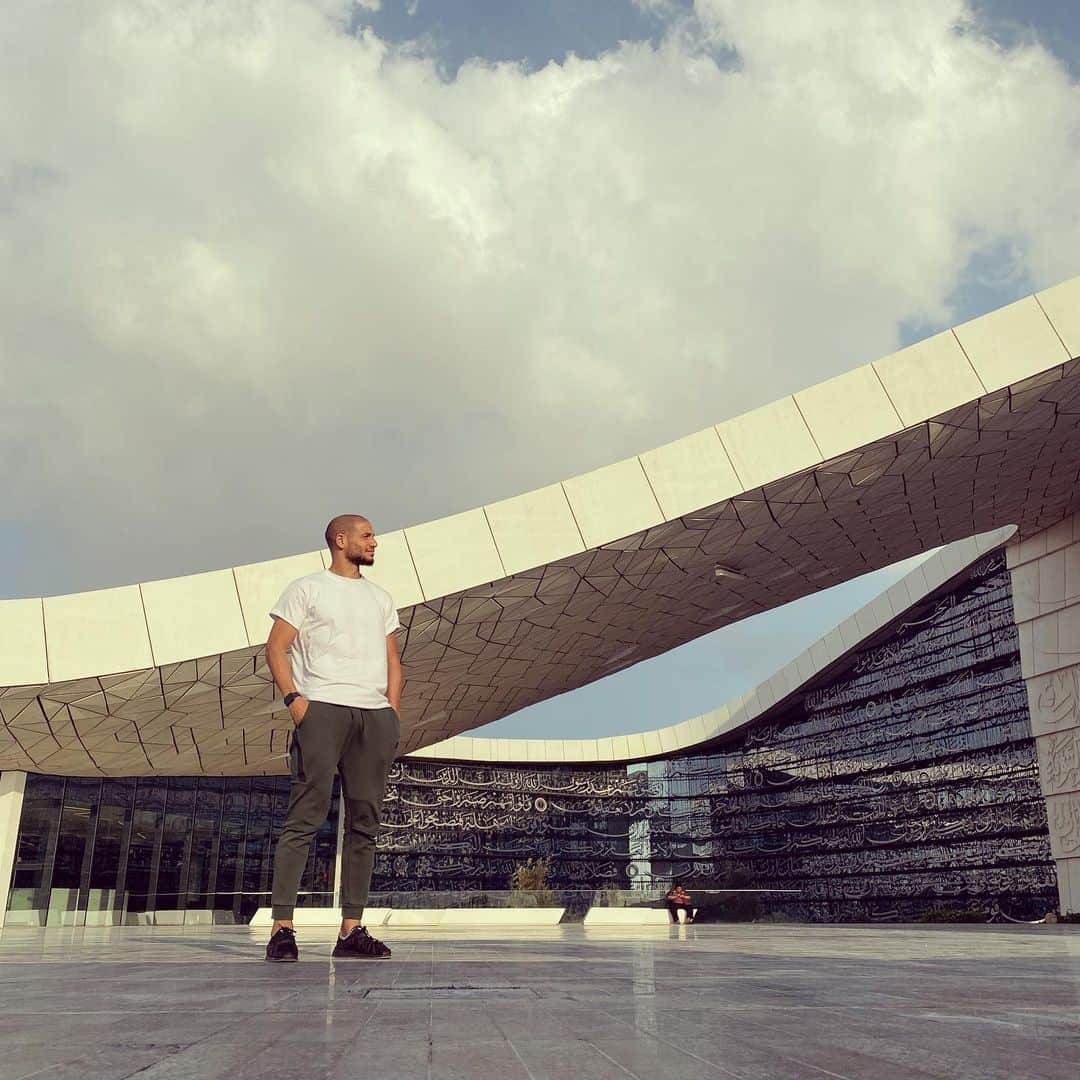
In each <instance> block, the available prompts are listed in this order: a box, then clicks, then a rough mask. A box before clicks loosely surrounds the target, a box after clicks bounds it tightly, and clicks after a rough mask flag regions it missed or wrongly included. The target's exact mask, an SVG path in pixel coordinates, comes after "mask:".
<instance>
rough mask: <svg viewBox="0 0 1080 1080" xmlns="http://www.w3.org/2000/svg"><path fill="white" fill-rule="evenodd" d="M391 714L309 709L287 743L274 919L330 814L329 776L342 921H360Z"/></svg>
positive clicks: (393, 729)
mask: <svg viewBox="0 0 1080 1080" xmlns="http://www.w3.org/2000/svg"><path fill="white" fill-rule="evenodd" d="M400 735H401V725H400V721H399V720H398V715H397V713H396V712H395V711H394V710H393V709H392V708H390V707H387V708H384V709H355V708H352V707H350V706H347V705H331V704H329V703H327V702H325V701H312V702H309V703H308V708H307V712H306V713H304V719H303V720H302V721H301V722H300V724H299V725H298V726H297V727H296V728H294V729H293V731H292V738H291V740H290V742H289V769H290V774H291V776H292V788H291V789H290V792H289V811H288V814H287V815H286V818H285V828H284V830H283V831H282V833H281V837H280V838H279V839H278V842H277V849H276V850H275V852H274V884H273V892H272V895H271V904H272V905H273V917H274V918H275V919H291V918H292V916H293V908H294V907H295V906H296V893H297V891H298V890H299V888H300V878H301V876H302V875H303V873H304V867H305V866H306V865H307V859H308V852H309V851H310V850H311V841H312V839H313V838H314V836H315V833H316V832H317V831H318V829H319V826H320V825H322V823H323V822H324V821H325V820H326V815H327V813H328V812H329V810H330V795H331V793H332V791H333V787H334V773H335V772H337V773H338V774H339V775H340V776H341V802H342V807H343V812H344V814H345V823H344V824H345V829H344V839H343V846H342V851H341V914H342V917H343V918H346V919H362V918H363V916H364V905H365V904H366V903H367V896H368V887H369V886H370V884H371V869H372V867H373V865H374V863H375V841H376V839H377V837H378V833H379V815H380V813H381V812H382V801H383V795H384V794H385V792H386V778H387V775H388V774H389V772H390V766H391V765H392V764H393V761H394V755H395V753H396V752H397V747H398V739H399V737H400Z"/></svg>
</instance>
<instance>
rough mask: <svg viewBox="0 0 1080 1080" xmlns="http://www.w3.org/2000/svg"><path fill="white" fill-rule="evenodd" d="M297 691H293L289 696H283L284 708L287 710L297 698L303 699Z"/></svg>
mask: <svg viewBox="0 0 1080 1080" xmlns="http://www.w3.org/2000/svg"><path fill="white" fill-rule="evenodd" d="M303 696H304V695H303V694H301V693H300V691H299V690H294V691H293V692H292V693H291V694H286V695H285V708H286V709H287V708H288V707H289V706H290V705H291V704H292V703H293V702H294V701H295V700H296V699H297V698H298V697H303Z"/></svg>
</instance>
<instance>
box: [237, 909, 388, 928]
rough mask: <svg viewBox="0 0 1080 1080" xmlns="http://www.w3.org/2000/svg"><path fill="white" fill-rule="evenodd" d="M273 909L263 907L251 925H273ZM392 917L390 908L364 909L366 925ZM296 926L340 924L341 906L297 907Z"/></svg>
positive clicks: (295, 912) (382, 921)
mask: <svg viewBox="0 0 1080 1080" xmlns="http://www.w3.org/2000/svg"><path fill="white" fill-rule="evenodd" d="M272 911H273V909H272V908H268V907H261V908H259V910H258V911H256V912H255V914H254V915H253V916H252V917H251V922H250V923H249V924H248V925H249V926H272V925H273V924H274V916H273V914H272ZM389 917H390V909H389V908H367V909H366V910H365V911H364V925H365V926H383V925H384V924H385V923H386V920H387V919H388V918H389ZM293 925H294V926H340V925H341V908H317V907H307V908H297V909H296V910H295V911H294V912H293Z"/></svg>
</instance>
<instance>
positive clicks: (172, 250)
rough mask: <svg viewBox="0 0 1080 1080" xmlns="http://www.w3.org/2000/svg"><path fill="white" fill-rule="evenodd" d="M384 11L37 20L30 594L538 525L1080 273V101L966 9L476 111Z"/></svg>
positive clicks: (8, 106) (702, 4) (701, 55)
mask: <svg viewBox="0 0 1080 1080" xmlns="http://www.w3.org/2000/svg"><path fill="white" fill-rule="evenodd" d="M347 6H348V5H342V4H337V5H335V4H328V3H327V2H324V0H320V2H319V3H318V4H314V5H313V4H312V3H308V2H302V0H249V2H248V3H246V4H243V5H225V6H222V5H207V4H204V3H201V2H195V0H167V2H166V0H160V2H150V0H143V2H134V0H128V2H121V0H99V2H97V3H95V4H87V5H42V4H35V3H31V2H29V0H25V2H23V3H20V4H19V5H18V7H19V10H18V12H17V13H16V14H13V15H11V16H10V17H9V20H8V28H7V32H6V36H5V38H4V43H3V44H2V45H0V258H2V259H3V265H4V266H5V267H6V268H7V269H6V271H5V274H6V278H7V280H6V281H5V285H4V289H3V290H0V377H2V379H3V385H4V387H5V390H6V393H5V395H4V401H3V404H2V405H0V461H4V462H5V463H8V465H9V468H10V472H9V475H8V476H7V477H6V479H5V485H4V490H5V513H6V516H7V518H8V520H9V521H13V522H22V523H23V525H24V527H25V528H26V529H33V530H34V532H35V535H36V536H37V537H38V538H39V540H40V543H39V544H38V545H37V547H36V549H35V550H34V551H33V553H32V554H29V555H27V556H26V557H25V558H24V559H23V560H22V561H21V562H20V563H19V564H18V565H17V566H16V567H15V568H14V569H11V567H10V564H9V571H8V573H9V577H8V578H6V579H5V580H6V582H7V583H8V584H7V588H6V591H7V592H8V593H10V594H20V593H27V592H30V593H33V592H39V591H46V592H50V591H63V590H67V589H75V588H78V587H82V586H86V587H89V586H92V585H95V586H96V585H103V584H110V583H117V582H120V581H126V580H135V579H138V578H146V577H153V576H164V575H169V574H173V573H180V572H186V571H188V570H194V569H199V568H209V567H212V566H218V565H227V564H231V563H236V562H244V561H249V560H254V559H259V558H267V557H271V556H273V555H277V554H284V553H286V552H289V551H293V550H298V549H302V548H305V547H314V546H317V537H318V534H319V531H320V528H321V526H320V522H321V520H322V519H323V518H325V517H328V516H329V515H330V514H331V513H333V512H337V511H338V510H339V509H340V508H344V507H360V508H361V509H362V511H363V512H366V513H368V514H370V515H371V516H372V517H374V518H375V519H376V523H377V524H380V525H384V526H386V527H392V526H397V525H401V524H406V523H410V522H414V521H417V520H422V519H425V518H428V517H432V516H436V515H438V514H441V513H446V512H452V511H455V510H459V509H463V508H465V507H466V506H469V505H474V504H476V503H479V502H480V501H485V500H490V499H494V498H500V497H504V496H507V495H510V494H513V493H515V492H517V491H520V490H524V489H526V488H528V487H531V486H534V485H539V484H541V483H546V482H550V481H553V480H556V479H559V478H561V477H562V476H564V475H570V474H573V473H575V472H579V471H582V470H584V469H587V468H591V467H594V466H597V465H600V464H604V463H606V462H608V461H610V460H614V459H615V458H617V457H619V456H622V455H626V454H629V453H632V452H634V451H637V450H641V449H645V448H647V447H649V446H652V445H654V444H657V443H660V442H663V441H665V440H668V439H671V438H675V437H677V436H679V435H680V434H683V433H686V432H689V431H692V430H695V429H697V428H700V427H703V426H705V425H706V424H708V423H712V422H715V421H718V420H721V419H723V418H725V417H727V416H730V415H733V414H735V413H738V412H740V411H742V410H743V409H745V408H748V407H751V406H753V405H755V404H759V403H761V402H762V401H765V400H768V399H771V398H774V397H776V396H778V395H780V394H782V393H784V392H787V391H791V390H793V389H796V388H798V387H800V386H803V385H807V384H810V383H813V382H815V381H817V380H818V379H820V378H823V377H825V376H827V375H830V374H833V373H835V372H837V371H840V370H843V369H845V368H848V367H851V366H853V365H855V364H857V363H860V362H863V361H866V360H868V359H871V358H873V357H875V356H877V355H880V354H881V353H883V352H885V351H887V350H888V349H890V348H892V347H893V346H894V344H895V341H896V328H897V326H898V325H899V324H900V323H901V321H902V320H912V319H915V320H928V321H943V320H947V319H948V315H949V312H948V310H947V305H946V298H947V297H948V295H949V294H950V291H951V290H952V289H953V288H954V287H955V284H956V282H957V280H958V276H959V275H960V273H961V271H962V268H963V267H964V265H965V264H966V262H967V261H968V259H969V258H970V257H971V256H972V254H973V253H974V252H976V251H978V250H981V249H985V248H990V247H994V246H1001V245H1006V246H1009V247H1010V248H1011V249H1013V250H1015V251H1016V252H1017V253H1018V259H1019V262H1020V267H1021V270H1022V272H1023V273H1025V274H1028V275H1030V276H1031V278H1032V279H1034V280H1035V281H1037V282H1038V283H1040V284H1042V283H1048V282H1050V281H1053V280H1057V279H1059V278H1063V277H1066V276H1068V275H1069V274H1071V273H1074V272H1076V261H1075V260H1076V255H1075V252H1076V251H1077V250H1078V241H1080V224H1078V220H1077V213H1076V209H1075V208H1076V207H1077V206H1078V205H1080V165H1078V161H1080V158H1078V155H1077V154H1076V145H1077V137H1078V134H1080V121H1078V111H1077V90H1076V88H1075V87H1074V86H1072V85H1070V83H1069V81H1068V78H1067V76H1066V75H1065V74H1064V72H1063V70H1062V69H1061V67H1060V66H1059V65H1058V64H1057V63H1056V61H1055V60H1054V59H1053V57H1051V56H1050V55H1049V54H1047V53H1046V52H1044V51H1041V50H1040V49H1038V48H1034V47H1025V48H1021V49H1017V50H1015V51H1004V50H1002V49H1000V48H998V47H997V46H996V45H994V44H993V42H991V41H989V40H987V39H986V38H984V37H982V36H980V33H979V30H978V26H977V25H975V24H973V23H972V22H971V20H970V19H969V18H967V17H966V14H965V9H964V8H963V6H962V5H961V4H959V3H949V2H945V0H933V2H912V3H907V4H894V3H891V2H888V3H886V2H881V3H870V2H866V3H863V4H860V5H847V4H837V3H829V2H826V0H817V2H814V0H807V2H805V3H802V4H800V5H797V6H792V5H788V4H773V3H754V4H734V3H727V2H721V0H699V3H698V5H697V20H696V22H695V23H694V24H693V25H691V24H689V23H687V22H686V21H685V20H683V21H680V22H679V24H678V26H677V27H675V28H674V29H673V31H672V34H671V35H670V37H669V38H668V40H666V42H665V43H664V44H663V45H662V46H661V47H660V48H658V49H653V48H651V47H649V46H647V45H644V44H626V45H623V46H621V47H620V48H618V49H617V50H615V51H613V52H611V53H608V54H606V55H604V56H601V57H599V58H597V59H595V60H587V61H586V60H581V59H576V58H570V59H568V60H567V61H566V63H564V64H562V65H555V64H552V65H549V66H547V67H546V68H544V69H543V70H540V71H537V72H534V73H528V72H527V71H526V70H524V69H523V68H521V67H518V66H515V65H499V66H494V67H492V66H489V65H486V64H482V63H473V64H469V65H466V66H465V67H463V68H462V69H461V71H460V73H459V74H458V77H457V78H456V80H455V81H453V82H446V81H444V80H443V79H441V78H440V77H439V75H438V72H437V69H436V66H435V62H434V61H433V60H432V59H431V58H430V57H424V56H421V55H417V54H416V53H415V51H410V50H407V49H395V48H392V47H390V46H388V45H387V44H386V43H384V42H382V41H380V40H379V39H378V38H377V37H375V36H374V34H373V33H372V32H371V31H365V32H364V33H363V34H362V35H361V36H359V37H356V38H351V37H348V36H346V35H345V34H344V33H343V31H342V28H341V22H340V20H339V19H337V18H330V19H327V18H326V17H324V16H325V15H326V14H328V13H329V14H330V15H334V14H335V11H338V12H340V10H344V8H346V7H347ZM961 25H962V32H961V31H958V29H957V27H958V26H961ZM717 43H719V44H720V45H721V46H722V47H724V48H725V49H734V50H735V51H736V52H737V54H738V63H737V64H736V65H729V64H726V63H725V64H720V65H718V64H717V63H716V62H715V61H714V60H713V59H712V58H711V50H713V49H714V48H715V46H716V45H717Z"/></svg>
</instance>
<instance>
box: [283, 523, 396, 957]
mask: <svg viewBox="0 0 1080 1080" xmlns="http://www.w3.org/2000/svg"><path fill="white" fill-rule="evenodd" d="M326 543H327V545H328V547H329V548H330V569H329V570H320V571H318V572H317V573H314V574H308V575H307V576H306V577H302V578H298V579H297V580H296V581H294V582H292V584H291V585H289V586H288V587H287V588H286V589H285V591H284V592H283V593H282V594H281V599H279V600H278V602H277V603H276V604H275V605H274V607H273V608H272V609H271V611H270V614H271V616H272V617H273V620H274V625H273V628H272V629H271V631H270V637H269V639H268V641H267V642H266V659H267V663H268V664H269V665H270V674H271V675H273V677H274V682H275V683H277V687H278V689H279V690H280V691H281V693H282V695H283V696H284V698H285V705H286V707H287V708H288V710H289V714H290V715H291V716H292V722H293V730H292V732H291V738H290V740H289V771H290V774H291V776H292V788H291V790H290V793H289V810H288V814H287V816H286V819H285V828H284V830H283V831H282V834H281V837H280V839H279V840H278V843H277V850H276V851H275V852H274V883H273V892H272V897H271V903H272V904H273V918H274V926H273V929H272V930H271V933H270V941H269V944H268V945H267V946H266V959H267V960H274V961H290V960H296V959H297V948H296V932H295V930H294V929H293V908H294V906H295V904H296V893H297V890H298V889H299V888H300V877H301V875H302V874H303V872H304V866H305V865H306V863H307V858H308V852H309V850H310V848H311V841H312V838H313V837H314V836H315V833H316V831H317V830H318V828H319V826H320V825H322V823H323V822H324V821H325V820H326V815H327V812H328V810H329V809H330V794H331V791H332V789H333V784H334V773H335V772H337V773H338V774H339V775H340V776H341V801H342V807H343V812H344V814H345V831H344V839H343V843H342V851H341V915H342V919H341V932H340V933H339V935H338V940H337V943H336V944H335V946H334V956H335V957H341V958H345V957H350V958H360V959H373V960H383V959H387V958H388V957H389V956H390V950H389V949H388V948H387V947H386V946H385V945H384V944H383V943H382V942H381V941H376V940H375V938H373V937H372V936H371V935H370V934H369V933H368V932H367V930H366V929H365V928H364V927H363V926H362V925H361V921H362V919H363V917H364V905H365V904H366V903H367V895H368V887H369V885H370V884H371V869H372V866H373V865H374V861H375V840H376V837H377V835H378V831H379V814H380V813H381V811H382V801H383V795H384V793H385V791H386V778H387V774H388V773H389V772H390V766H391V765H392V764H393V761H394V756H395V754H396V753H397V747H398V739H399V738H400V735H401V723H400V718H399V711H400V708H401V691H402V687H403V685H404V680H403V678H402V673H401V657H400V655H399V653H398V645H397V638H396V637H395V636H394V631H396V630H397V629H398V627H399V626H400V623H399V621H398V615H397V611H396V610H395V609H394V602H393V599H392V598H391V596H390V594H389V593H388V592H387V591H386V590H385V589H382V588H380V587H379V586H378V585H376V584H375V583H374V582H372V581H370V580H369V579H368V578H366V577H364V575H363V574H362V573H361V570H360V568H361V567H362V566H373V565H374V563H375V549H376V547H377V546H378V544H377V542H376V540H375V530H374V529H373V528H372V526H371V522H370V521H368V520H367V518H364V517H361V516H360V515H358V514H342V515H340V516H339V517H336V518H334V520H333V521H331V522H330V524H329V525H327V527H326Z"/></svg>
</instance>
